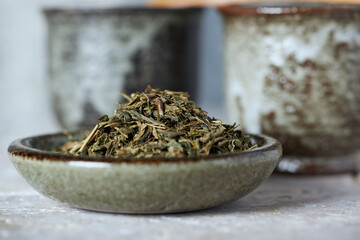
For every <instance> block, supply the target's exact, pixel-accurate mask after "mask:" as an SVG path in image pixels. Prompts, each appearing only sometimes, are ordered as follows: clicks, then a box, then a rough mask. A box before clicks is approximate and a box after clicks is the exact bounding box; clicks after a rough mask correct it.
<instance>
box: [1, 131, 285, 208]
mask: <svg viewBox="0 0 360 240" xmlns="http://www.w3.org/2000/svg"><path fill="white" fill-rule="evenodd" d="M78 136H79V135H78ZM251 138H252V140H253V141H254V142H255V143H257V144H258V146H259V147H258V148H256V149H253V150H250V151H247V152H239V153H233V154H227V155H210V156H205V157H196V158H172V159H146V160H145V159H116V158H89V157H79V156H78V157H76V156H71V155H62V154H57V153H53V152H51V151H52V150H55V149H58V148H59V147H60V146H61V145H63V144H64V143H65V142H66V141H67V137H66V136H65V135H64V134H52V135H44V136H38V137H31V138H25V139H21V140H17V141H15V142H13V143H12V144H11V145H10V146H9V149H8V152H9V156H10V159H11V161H12V162H13V164H14V166H15V167H16V169H17V170H18V172H19V173H20V174H21V175H22V176H23V177H24V178H25V179H26V181H27V182H28V183H29V184H30V185H31V186H32V187H33V188H34V189H36V190H37V191H39V192H40V193H42V194H44V195H45V196H48V197H50V198H53V199H55V200H58V201H61V202H64V203H67V204H69V205H70V206H75V207H79V208H84V209H90V210H96V211H105V212H119V213H169V212H184V211H192V210H199V209H203V208H209V207H213V206H217V205H219V204H223V203H227V202H230V201H234V200H236V199H238V198H240V197H243V196H245V195H246V194H248V193H250V192H252V191H253V190H254V189H255V188H256V187H258V186H259V185H260V184H261V183H262V182H263V181H264V180H265V179H266V178H267V177H268V176H269V175H270V174H271V173H272V171H273V170H274V168H275V166H276V164H277V162H278V159H279V158H280V155H281V151H282V150H281V145H280V144H279V143H278V142H277V141H276V140H275V139H273V138H270V137H266V136H261V135H252V136H251Z"/></svg>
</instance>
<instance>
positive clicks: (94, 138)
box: [60, 86, 257, 159]
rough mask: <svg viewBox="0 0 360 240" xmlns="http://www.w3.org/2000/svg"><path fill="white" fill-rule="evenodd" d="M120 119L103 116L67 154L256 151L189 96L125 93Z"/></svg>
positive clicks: (182, 154) (173, 154) (163, 154)
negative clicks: (124, 102)
mask: <svg viewBox="0 0 360 240" xmlns="http://www.w3.org/2000/svg"><path fill="white" fill-rule="evenodd" d="M122 95H123V96H124V98H126V99H127V100H128V102H127V103H126V104H120V103H119V104H118V105H119V108H118V109H116V111H115V114H114V116H112V117H110V118H109V117H108V116H107V115H103V116H101V117H100V118H99V123H98V124H97V125H95V127H94V129H93V130H92V131H91V132H90V133H89V134H88V135H87V137H86V138H85V139H83V140H82V141H69V142H68V143H66V144H65V145H64V146H62V147H61V149H60V151H61V152H62V153H67V154H73V155H88V156H105V157H119V158H120V157H135V158H145V159H146V158H154V157H186V156H200V155H208V154H224V153H229V152H235V151H246V150H251V149H253V148H256V147H257V146H256V145H252V144H251V141H250V138H249V136H247V135H243V133H242V132H241V131H240V130H236V125H235V124H233V125H228V124H224V123H223V122H222V121H220V120H219V119H215V118H211V117H209V116H208V115H207V112H205V111H204V110H202V109H201V108H198V107H196V106H195V103H194V102H193V101H191V100H189V95H188V93H185V92H175V91H169V90H165V91H160V90H158V89H153V88H151V87H150V86H148V87H147V88H146V89H145V91H144V92H142V93H132V94H131V95H130V96H129V95H126V94H122Z"/></svg>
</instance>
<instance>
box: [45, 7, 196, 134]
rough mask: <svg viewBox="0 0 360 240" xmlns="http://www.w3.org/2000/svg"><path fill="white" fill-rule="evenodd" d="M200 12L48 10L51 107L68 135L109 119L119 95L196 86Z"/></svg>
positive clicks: (187, 89) (144, 9) (189, 89)
mask: <svg viewBox="0 0 360 240" xmlns="http://www.w3.org/2000/svg"><path fill="white" fill-rule="evenodd" d="M201 14H202V10H201V9H181V10H165V9H162V10H160V9H146V8H138V9H137V8H134V9H47V10H45V15H46V19H47V24H48V44H49V47H48V53H49V54H48V69H49V87H50V92H51V95H52V102H53V106H54V110H55V111H56V115H57V117H58V119H59V122H60V124H61V125H62V126H63V127H64V128H66V129H68V130H76V129H79V128H87V127H90V126H92V125H93V124H95V123H96V120H97V118H98V117H99V116H101V115H102V114H105V113H106V114H110V115H111V114H112V113H113V110H114V109H115V108H116V102H118V101H120V100H121V95H120V92H121V91H122V92H125V93H128V94H130V93H132V92H137V91H143V90H144V89H145V87H146V86H147V85H148V84H150V85H151V86H152V87H153V88H161V89H171V90H178V91H190V93H191V94H192V97H195V96H194V94H193V93H194V91H195V87H196V63H195V62H194V61H195V59H196V54H197V51H196V48H197V45H196V43H197V41H196V39H197V24H198V22H199V19H198V18H199V17H200V16H201Z"/></svg>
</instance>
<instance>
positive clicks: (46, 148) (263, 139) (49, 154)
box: [8, 130, 280, 162]
mask: <svg viewBox="0 0 360 240" xmlns="http://www.w3.org/2000/svg"><path fill="white" fill-rule="evenodd" d="M71 136H72V137H73V139H74V140H80V139H83V138H84V137H85V131H84V130H79V131H75V132H71ZM250 138H251V141H252V143H253V144H257V146H258V147H257V148H255V149H252V150H249V151H243V152H234V153H228V154H210V155H207V156H197V157H180V158H171V159H169V158H167V159H165V158H157V159H151V158H149V159H146V160H147V162H149V161H151V160H156V161H159V160H167V161H179V160H180V161H184V160H185V161H186V160H191V161H193V160H203V159H218V158H222V157H226V156H232V155H239V154H241V155H248V154H256V153H257V152H263V151H264V150H276V149H278V148H279V145H280V144H279V143H278V142H277V140H275V139H273V138H271V137H268V136H263V135H250ZM67 141H69V138H68V135H66V134H65V133H56V134H48V135H41V136H35V137H29V138H24V139H19V140H16V141H14V142H13V143H12V144H10V146H9V149H8V152H9V153H14V154H15V155H16V154H18V155H19V154H20V155H24V156H27V157H30V158H31V157H35V158H37V159H39V158H46V159H53V160H62V161H77V160H79V161H100V162H121V161H131V160H135V161H139V160H140V159H137V158H133V157H123V158H110V157H106V158H105V157H89V156H73V155H66V154H62V153H57V152H55V151H57V150H58V149H59V148H60V146H62V145H64V144H65V143H66V142H67Z"/></svg>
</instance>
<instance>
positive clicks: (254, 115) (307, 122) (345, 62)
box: [221, 4, 360, 173]
mask: <svg viewBox="0 0 360 240" xmlns="http://www.w3.org/2000/svg"><path fill="white" fill-rule="evenodd" d="M221 12H222V14H223V18H224V22H225V34H226V40H225V72H226V97H227V99H226V105H227V112H228V115H229V118H230V120H231V121H237V122H239V123H240V124H241V125H242V126H243V127H244V128H245V129H246V131H248V132H254V133H264V134H268V135H270V136H273V137H275V138H277V139H279V141H280V142H281V143H282V145H283V148H284V158H283V160H282V161H281V162H280V164H279V166H278V170H279V171H283V172H294V173H336V172H349V171H353V172H355V171H358V170H359V161H360V155H359V148H360V67H359V66H360V8H358V7H349V6H322V5H316V6H312V7H309V5H306V4H305V5H303V6H290V5H283V6H280V7H276V6H270V7H265V6H263V7H226V8H222V9H221Z"/></svg>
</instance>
